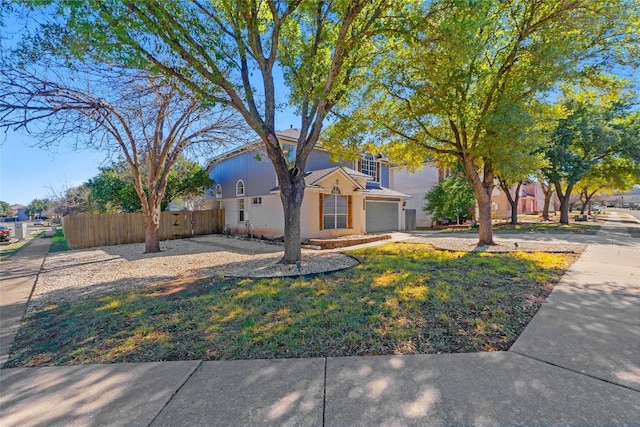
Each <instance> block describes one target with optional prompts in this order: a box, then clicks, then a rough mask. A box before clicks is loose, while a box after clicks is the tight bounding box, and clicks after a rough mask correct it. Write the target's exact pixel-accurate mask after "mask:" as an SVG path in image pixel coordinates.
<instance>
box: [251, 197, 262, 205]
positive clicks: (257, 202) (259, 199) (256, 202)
mask: <svg viewBox="0 0 640 427" xmlns="http://www.w3.org/2000/svg"><path fill="white" fill-rule="evenodd" d="M251 204H253V205H261V204H262V197H254V198H252V199H251Z"/></svg>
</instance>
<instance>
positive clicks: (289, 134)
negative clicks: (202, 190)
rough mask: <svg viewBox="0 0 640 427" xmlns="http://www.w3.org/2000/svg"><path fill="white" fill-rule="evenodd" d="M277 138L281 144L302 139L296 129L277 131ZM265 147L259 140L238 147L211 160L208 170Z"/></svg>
mask: <svg viewBox="0 0 640 427" xmlns="http://www.w3.org/2000/svg"><path fill="white" fill-rule="evenodd" d="M276 136H277V137H278V140H280V142H298V138H299V137H300V130H298V129H296V128H291V129H287V130H284V131H277V132H276ZM262 146H263V143H262V140H260V139H258V140H256V141H253V142H249V143H247V144H244V145H241V146H240V147H236V148H234V149H232V150H229V151H226V152H224V153H222V154H220V155H218V156H215V157H214V158H213V159H211V160H209V163H208V164H207V169H211V167H212V166H213V165H215V164H216V163H218V162H221V161H223V160H226V159H228V158H230V157H234V156H237V155H239V154H242V153H246V152H249V151H255V150H258V149H259V148H261V147H262Z"/></svg>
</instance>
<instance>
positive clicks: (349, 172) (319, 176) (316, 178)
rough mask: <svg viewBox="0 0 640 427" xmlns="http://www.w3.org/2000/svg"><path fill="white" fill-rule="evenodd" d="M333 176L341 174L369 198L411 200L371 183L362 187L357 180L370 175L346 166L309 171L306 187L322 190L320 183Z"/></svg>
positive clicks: (405, 195)
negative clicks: (372, 185) (373, 185)
mask: <svg viewBox="0 0 640 427" xmlns="http://www.w3.org/2000/svg"><path fill="white" fill-rule="evenodd" d="M332 174H341V175H343V176H346V177H347V178H348V179H349V180H350V181H351V182H352V183H353V185H354V186H355V187H356V190H358V192H362V193H366V194H367V196H369V197H384V198H389V197H390V198H397V199H410V198H411V196H409V195H408V194H404V193H400V192H399V191H395V190H391V189H389V188H384V187H380V186H376V187H375V188H374V187H371V186H370V185H369V183H367V185H366V186H364V187H363V186H362V185H361V184H359V183H358V181H356V178H369V175H367V174H364V173H362V172H358V171H357V170H354V169H351V168H346V167H344V166H334V167H332V168H327V169H318V170H315V171H309V172H307V173H306V174H305V176H304V184H305V187H312V188H313V187H315V188H322V187H321V186H320V185H319V182H320V181H322V180H323V179H325V178H327V177H328V176H330V175H332ZM279 190H280V188H279V187H274V188H272V189H271V192H272V193H273V192H277V191H279Z"/></svg>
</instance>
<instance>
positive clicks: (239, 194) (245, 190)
mask: <svg viewBox="0 0 640 427" xmlns="http://www.w3.org/2000/svg"><path fill="white" fill-rule="evenodd" d="M239 185H242V192H239V191H238V186H239ZM246 192H247V188H246V187H245V185H244V181H243V180H241V179H239V180H238V181H237V182H236V197H243V196H244V195H245V193H246Z"/></svg>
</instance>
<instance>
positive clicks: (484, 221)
mask: <svg viewBox="0 0 640 427" xmlns="http://www.w3.org/2000/svg"><path fill="white" fill-rule="evenodd" d="M474 192H475V194H476V199H477V200H478V225H479V232H478V234H479V235H478V246H481V245H494V244H495V242H494V241H493V225H492V223H491V196H490V195H487V192H486V190H485V188H484V187H481V188H480V191H478V190H477V189H476V188H475V186H474Z"/></svg>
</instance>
